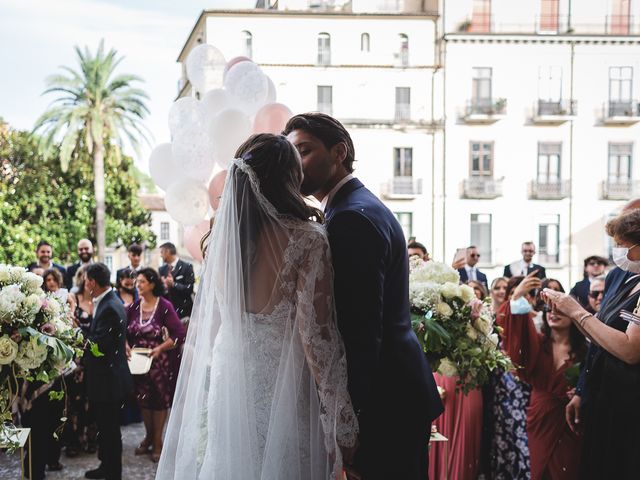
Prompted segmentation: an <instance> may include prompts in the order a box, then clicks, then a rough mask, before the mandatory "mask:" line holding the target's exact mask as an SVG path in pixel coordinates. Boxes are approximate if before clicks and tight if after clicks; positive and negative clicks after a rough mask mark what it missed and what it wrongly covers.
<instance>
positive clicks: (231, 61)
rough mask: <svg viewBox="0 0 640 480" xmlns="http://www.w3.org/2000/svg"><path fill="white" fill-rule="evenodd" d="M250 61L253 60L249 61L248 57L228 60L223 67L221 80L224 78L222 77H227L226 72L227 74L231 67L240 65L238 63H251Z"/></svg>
mask: <svg viewBox="0 0 640 480" xmlns="http://www.w3.org/2000/svg"><path fill="white" fill-rule="evenodd" d="M252 61H253V60H251V59H250V58H248V57H234V58H232V59H231V60H229V61H228V62H227V64H226V65H225V67H224V73H223V75H222V78H224V77H226V76H227V72H228V71H229V70H231V67H233V66H234V65H236V64H238V63H240V62H252Z"/></svg>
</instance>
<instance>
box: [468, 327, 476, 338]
mask: <svg viewBox="0 0 640 480" xmlns="http://www.w3.org/2000/svg"><path fill="white" fill-rule="evenodd" d="M467 337H469V338H470V339H471V340H477V339H478V332H477V331H476V329H475V328H473V327H472V326H471V325H469V324H467Z"/></svg>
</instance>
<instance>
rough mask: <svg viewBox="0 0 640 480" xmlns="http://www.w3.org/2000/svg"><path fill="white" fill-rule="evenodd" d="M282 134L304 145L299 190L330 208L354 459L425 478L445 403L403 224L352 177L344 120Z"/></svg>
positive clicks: (379, 470)
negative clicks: (412, 302)
mask: <svg viewBox="0 0 640 480" xmlns="http://www.w3.org/2000/svg"><path fill="white" fill-rule="evenodd" d="M283 134H284V135H286V136H287V138H288V139H289V141H291V143H293V144H294V145H295V146H296V148H297V149H298V151H299V152H300V156H301V158H302V167H303V170H304V181H303V184H302V190H303V193H304V194H305V195H313V196H314V197H316V198H317V199H318V200H319V201H320V202H322V206H323V207H324V210H325V214H326V226H327V231H328V234H329V243H330V245H331V254H332V257H333V268H334V272H335V284H334V289H335V301H336V310H337V314H338V326H339V328H340V333H341V334H342V338H343V341H344V344H345V348H346V352H347V367H348V372H349V393H350V395H351V400H352V402H353V406H354V408H355V410H356V414H357V415H358V421H359V424H360V436H359V442H360V445H359V448H358V450H357V452H356V454H355V459H354V461H353V465H352V467H353V468H354V469H355V470H356V471H357V472H359V473H360V474H361V475H362V477H363V479H364V480H370V479H400V478H401V479H403V480H413V479H415V480H418V479H420V480H423V479H425V478H427V475H428V453H427V446H428V442H429V435H430V431H431V422H432V421H433V420H434V419H435V418H436V417H437V416H438V415H440V413H442V410H443V407H442V402H441V401H440V397H439V395H438V392H437V389H436V385H435V382H434V379H433V375H432V372H431V369H430V368H429V365H428V364H427V361H426V359H425V355H424V353H423V352H422V350H421V348H420V345H419V343H418V339H417V338H416V336H415V334H414V333H413V331H412V330H411V320H410V316H409V272H408V268H409V264H408V260H407V246H406V241H405V239H404V235H403V232H402V229H401V228H400V225H399V224H398V222H397V220H396V219H395V217H394V215H393V214H392V213H391V212H390V211H389V210H388V209H387V208H386V207H385V206H384V205H383V204H382V202H380V200H378V199H377V198H376V197H375V196H374V195H373V194H372V193H371V192H370V191H369V190H367V189H366V188H365V187H364V185H363V184H362V183H361V182H360V181H359V180H358V179H357V178H355V177H354V176H353V175H352V172H353V162H354V157H355V152H354V147H353V142H352V140H351V137H350V136H349V133H348V132H347V131H346V129H345V128H344V127H343V126H342V124H341V123H340V122H338V121H337V120H335V119H334V118H332V117H329V116H328V115H324V114H320V113H306V114H302V115H296V116H295V117H293V118H292V119H291V120H289V122H288V123H287V126H286V127H285V130H284V132H283ZM345 462H349V459H348V458H347V459H345Z"/></svg>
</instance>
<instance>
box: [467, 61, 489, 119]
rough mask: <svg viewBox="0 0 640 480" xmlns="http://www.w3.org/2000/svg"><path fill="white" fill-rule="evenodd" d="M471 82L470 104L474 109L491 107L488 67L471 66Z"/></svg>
mask: <svg viewBox="0 0 640 480" xmlns="http://www.w3.org/2000/svg"><path fill="white" fill-rule="evenodd" d="M472 73H473V79H472V81H471V82H472V83H471V104H472V107H473V108H474V109H475V110H479V111H484V110H486V109H491V108H492V105H491V77H492V74H493V72H492V69H491V68H489V67H473V72H472Z"/></svg>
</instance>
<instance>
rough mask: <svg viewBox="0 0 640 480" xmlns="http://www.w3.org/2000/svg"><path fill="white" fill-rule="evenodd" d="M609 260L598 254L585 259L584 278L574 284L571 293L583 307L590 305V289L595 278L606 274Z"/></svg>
mask: <svg viewBox="0 0 640 480" xmlns="http://www.w3.org/2000/svg"><path fill="white" fill-rule="evenodd" d="M607 265H609V261H608V260H607V259H606V258H604V257H600V256H598V255H591V256H590V257H587V258H585V259H584V278H583V279H582V280H580V281H579V282H576V284H575V285H574V286H573V288H572V289H571V291H570V292H569V294H570V295H573V296H574V297H575V298H577V299H578V301H579V302H580V304H581V305H582V306H583V307H588V306H589V290H590V287H591V282H592V281H593V279H594V278H598V277H601V276H604V270H605V268H607Z"/></svg>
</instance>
